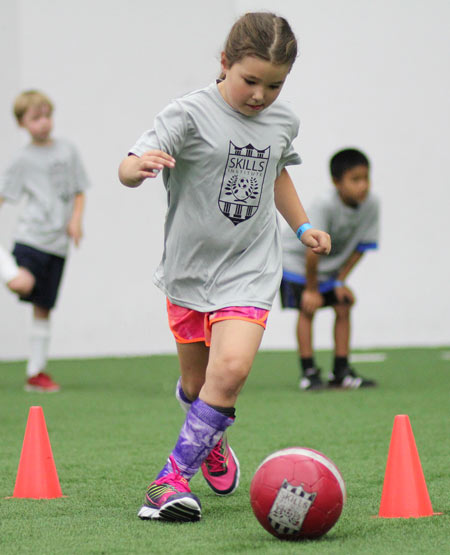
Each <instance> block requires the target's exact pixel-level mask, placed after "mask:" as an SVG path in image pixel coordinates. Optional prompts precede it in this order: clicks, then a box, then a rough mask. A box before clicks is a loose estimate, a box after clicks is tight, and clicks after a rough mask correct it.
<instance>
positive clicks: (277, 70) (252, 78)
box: [218, 52, 291, 116]
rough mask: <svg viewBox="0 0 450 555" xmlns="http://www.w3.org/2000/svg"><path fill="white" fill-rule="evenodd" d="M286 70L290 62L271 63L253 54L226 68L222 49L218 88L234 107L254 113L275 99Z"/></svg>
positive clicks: (287, 71)
mask: <svg viewBox="0 0 450 555" xmlns="http://www.w3.org/2000/svg"><path fill="white" fill-rule="evenodd" d="M290 69H291V66H290V64H283V65H275V64H273V63H272V62H268V61H267V60H263V59H261V58H256V57H255V56H246V57H245V58H243V59H242V60H241V61H240V62H235V63H234V64H233V65H232V66H231V67H229V64H228V60H227V58H226V56H225V53H224V52H222V70H223V72H224V73H225V75H226V79H225V80H224V81H222V82H220V83H219V85H218V87H219V91H220V93H221V95H222V96H223V98H224V100H225V101H226V102H227V103H228V104H229V105H230V106H231V107H232V108H233V109H234V110H237V111H238V112H240V113H241V114H243V115H244V116H255V115H256V114H259V113H260V112H262V110H264V109H265V108H268V107H269V106H270V105H271V104H272V102H274V101H275V100H276V98H277V97H278V95H279V94H280V92H281V89H282V87H283V84H284V82H285V80H286V77H287V75H288V73H289V71H290Z"/></svg>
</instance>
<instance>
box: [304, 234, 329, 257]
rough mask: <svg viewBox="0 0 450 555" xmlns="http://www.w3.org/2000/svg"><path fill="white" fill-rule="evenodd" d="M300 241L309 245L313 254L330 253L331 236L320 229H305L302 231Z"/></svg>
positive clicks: (306, 245)
mask: <svg viewBox="0 0 450 555" xmlns="http://www.w3.org/2000/svg"><path fill="white" fill-rule="evenodd" d="M300 241H301V242H302V243H303V244H304V245H305V247H310V248H311V250H312V251H313V252H314V253H315V254H330V250H331V237H330V236H329V235H328V233H326V232H325V231H321V230H320V229H307V230H306V231H304V232H303V233H302V237H301V239H300Z"/></svg>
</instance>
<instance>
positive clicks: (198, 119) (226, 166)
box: [130, 83, 301, 312]
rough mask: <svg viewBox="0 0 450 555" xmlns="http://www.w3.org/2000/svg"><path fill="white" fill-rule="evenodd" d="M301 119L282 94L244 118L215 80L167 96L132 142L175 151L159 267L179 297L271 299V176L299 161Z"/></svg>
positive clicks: (264, 303)
mask: <svg viewBox="0 0 450 555" xmlns="http://www.w3.org/2000/svg"><path fill="white" fill-rule="evenodd" d="M298 127H299V120H298V118H297V117H296V116H295V115H294V113H293V112H292V110H291V109H290V107H289V105H288V104H286V103H285V102H281V101H279V100H277V101H276V102H274V103H273V104H272V105H271V106H269V108H267V109H266V110H264V111H263V112H261V113H260V114H258V115H256V116H253V117H247V116H244V115H242V114H240V113H239V112H237V111H235V110H234V109H233V108H231V106H229V105H228V104H227V103H226V102H225V100H224V99H223V98H222V95H221V94H220V92H219V90H218V88H217V84H216V83H213V84H211V85H210V86H209V87H207V88H205V89H201V90H198V91H195V92H193V93H190V94H188V95H186V96H184V97H182V98H180V99H178V100H175V101H174V102H172V103H171V104H169V106H167V107H166V108H165V109H164V110H163V111H162V112H161V113H160V114H159V115H158V116H157V117H156V119H155V123H154V128H153V129H151V130H149V131H147V132H146V133H144V134H143V135H142V136H141V138H140V139H139V140H138V142H137V143H136V144H135V146H134V147H133V148H132V149H131V151H130V152H131V153H133V154H136V155H138V156H140V155H142V154H143V153H144V152H146V151H147V150H151V149H161V150H163V151H165V152H167V153H168V154H170V155H172V156H173V157H174V158H175V159H176V167H175V168H174V169H167V168H166V169H164V171H163V180H164V185H165V187H166V190H167V201H168V209H167V214H166V222H165V238H164V253H163V257H162V261H161V264H160V265H159V267H158V269H157V270H156V272H155V275H154V282H155V283H156V285H157V286H158V287H160V289H162V291H163V292H164V293H165V294H166V295H167V296H168V298H169V300H170V301H171V302H172V303H175V304H178V305H180V306H185V307H188V308H192V309H193V310H198V311H201V312H208V311H212V310H217V309H219V308H223V307H225V306H256V307H259V308H265V309H270V308H271V306H272V301H273V298H274V296H275V294H276V292H277V289H278V287H279V282H280V280H281V241H280V233H279V228H278V222H277V215H276V208H275V203H274V182H275V179H276V178H277V176H278V175H279V174H280V172H281V171H282V169H283V168H284V167H285V166H287V165H291V164H300V163H301V160H300V157H299V156H298V154H297V153H296V152H295V151H294V149H293V147H292V141H293V140H294V138H295V137H296V136H297V133H298Z"/></svg>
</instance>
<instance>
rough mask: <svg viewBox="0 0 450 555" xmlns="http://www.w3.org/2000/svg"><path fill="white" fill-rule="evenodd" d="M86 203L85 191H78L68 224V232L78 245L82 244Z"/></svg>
mask: <svg viewBox="0 0 450 555" xmlns="http://www.w3.org/2000/svg"><path fill="white" fill-rule="evenodd" d="M84 204H85V195H84V193H77V194H76V195H75V198H74V201H73V210H72V216H71V217H70V220H69V223H68V224H67V233H68V235H69V237H71V238H72V239H73V242H74V243H75V246H76V247H78V245H79V244H80V240H81V237H82V236H83V231H82V229H81V220H82V218H83V211H84Z"/></svg>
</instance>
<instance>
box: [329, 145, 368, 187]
mask: <svg viewBox="0 0 450 555" xmlns="http://www.w3.org/2000/svg"><path fill="white" fill-rule="evenodd" d="M355 166H366V168H370V162H369V159H368V158H367V156H366V155H365V154H364V153H363V152H361V151H360V150H357V149H356V148H346V149H344V150H340V151H339V152H336V154H334V155H333V156H332V158H331V160H330V173H331V177H333V178H334V179H337V180H339V179H341V178H342V176H343V175H344V173H345V172H346V171H348V170H351V169H353V168H354V167H355Z"/></svg>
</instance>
